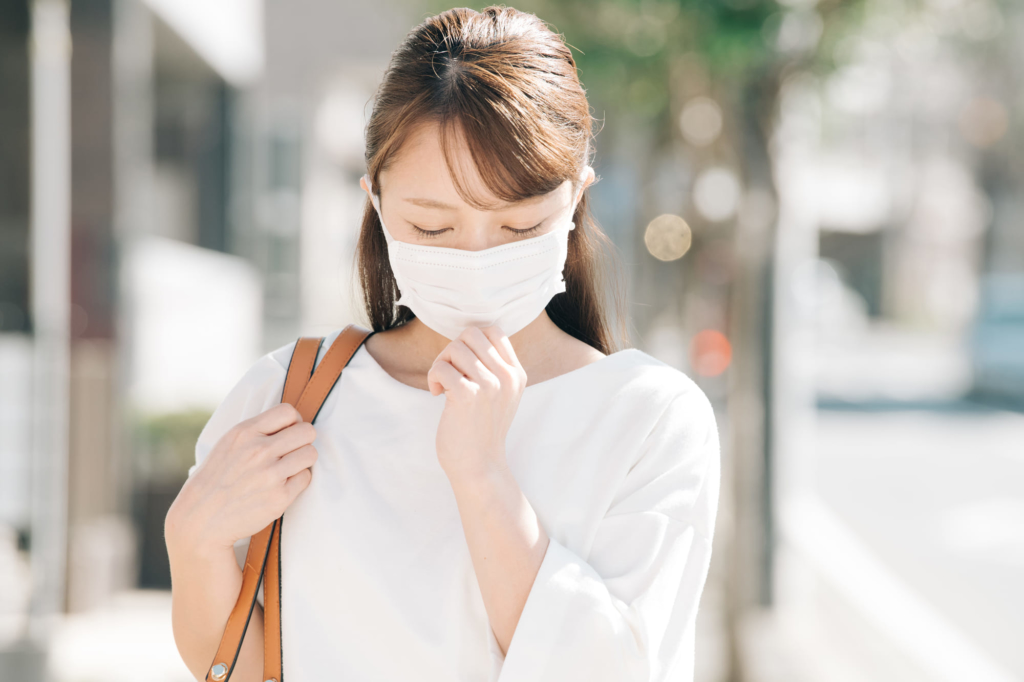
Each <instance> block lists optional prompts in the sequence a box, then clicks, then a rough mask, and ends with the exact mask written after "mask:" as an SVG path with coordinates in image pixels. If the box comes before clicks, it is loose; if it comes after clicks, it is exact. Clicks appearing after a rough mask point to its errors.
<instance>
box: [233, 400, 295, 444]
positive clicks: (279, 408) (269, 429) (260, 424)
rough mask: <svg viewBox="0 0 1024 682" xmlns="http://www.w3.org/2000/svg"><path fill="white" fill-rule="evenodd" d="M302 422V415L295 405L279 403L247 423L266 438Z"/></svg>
mask: <svg viewBox="0 0 1024 682" xmlns="http://www.w3.org/2000/svg"><path fill="white" fill-rule="evenodd" d="M301 421H302V415H301V414H300V413H299V411H298V410H296V409H295V406H294V405H289V404H288V403H278V404H277V405H274V406H273V407H271V408H270V409H269V410H266V411H265V412H261V413H260V414H258V415H256V416H255V417H253V418H252V419H249V420H247V421H246V424H248V426H249V427H251V428H253V429H255V430H256V431H257V432H258V433H262V434H263V435H265V436H269V435H271V434H274V433H277V432H278V431H280V430H281V429H283V428H285V427H288V426H291V425H292V424H296V423H298V422H301Z"/></svg>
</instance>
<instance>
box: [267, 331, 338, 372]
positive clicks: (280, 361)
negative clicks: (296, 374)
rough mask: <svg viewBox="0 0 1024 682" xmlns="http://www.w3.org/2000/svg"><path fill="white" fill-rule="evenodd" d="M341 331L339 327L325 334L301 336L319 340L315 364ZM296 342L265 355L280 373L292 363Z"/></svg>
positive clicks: (290, 342)
mask: <svg viewBox="0 0 1024 682" xmlns="http://www.w3.org/2000/svg"><path fill="white" fill-rule="evenodd" d="M342 330H343V329H342V328H341V327H339V328H337V329H332V330H331V331H329V332H328V333H326V334H304V335H303V336H307V337H312V338H318V339H321V342H320V350H319V352H318V353H317V356H316V362H318V363H319V362H320V360H321V359H322V358H323V357H324V353H326V352H327V349H328V348H330V347H331V344H332V343H334V340H335V339H337V338H338V335H340V334H341V332H342ZM298 341H299V339H298V338H296V339H295V340H294V341H289V342H288V343H286V344H284V345H283V346H279V347H278V348H275V349H274V350H272V351H270V352H269V353H267V357H269V358H270V359H272V360H273V361H274V362H275V363H276V364H277V366H278V367H280V368H281V370H282V371H284V372H287V371H288V365H289V364H291V361H292V353H294V352H295V346H296V344H297V343H298Z"/></svg>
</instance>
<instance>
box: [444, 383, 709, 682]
mask: <svg viewBox="0 0 1024 682" xmlns="http://www.w3.org/2000/svg"><path fill="white" fill-rule="evenodd" d="M718 456H719V443H718V434H717V428H716V425H715V421H714V414H713V412H712V410H711V406H710V404H709V403H708V402H707V399H706V398H705V397H704V395H703V394H702V393H701V392H700V391H699V390H697V389H696V387H694V388H692V389H691V390H690V392H689V393H687V394H684V395H682V396H679V397H677V398H676V399H675V400H674V401H673V402H672V403H671V404H670V405H669V406H668V408H667V409H666V410H665V412H664V413H663V414H662V415H661V417H660V418H659V420H658V422H657V424H656V425H655V427H654V429H653V430H652V432H651V433H650V434H649V435H648V436H647V438H646V440H645V441H644V444H643V447H642V448H641V451H640V453H639V455H638V456H636V460H635V461H634V463H633V465H632V467H631V468H630V470H629V473H628V474H627V475H626V477H625V480H624V481H623V483H622V485H621V486H620V488H619V491H618V492H617V494H616V496H615V499H614V500H613V502H612V504H611V506H610V508H609V510H608V512H607V513H606V514H605V516H604V518H603V519H602V520H601V521H600V523H599V525H598V528H597V533H596V535H595V537H594V541H593V543H592V545H591V547H590V548H589V551H586V552H584V549H583V548H576V551H574V550H573V549H570V547H568V546H567V544H566V543H563V542H560V541H559V540H558V539H556V538H550V539H549V540H548V541H547V542H544V540H543V538H545V537H546V535H545V534H544V532H543V529H540V528H539V525H538V524H536V516H535V515H534V514H533V512H532V508H530V506H529V503H528V502H526V500H525V498H523V497H522V493H521V491H519V490H518V487H517V486H515V484H514V482H512V481H503V482H502V481H501V480H500V479H499V480H498V481H492V482H491V483H489V484H482V483H481V482H480V481H479V480H477V481H475V482H474V483H473V485H476V486H481V487H479V488H477V489H476V490H475V491H474V490H473V489H472V487H471V486H470V485H468V484H467V485H466V486H457V487H455V489H456V495H457V499H458V501H459V509H460V514H461V515H462V519H463V523H464V527H465V532H466V537H467V541H468V542H469V546H470V551H471V553H472V555H473V561H474V566H475V567H476V572H477V576H478V579H479V582H480V587H481V592H482V595H483V598H484V600H485V603H486V605H487V611H488V615H489V616H490V618H491V623H492V626H493V628H494V631H495V635H496V637H497V638H498V640H499V642H500V643H501V646H502V649H503V650H504V651H505V652H506V657H505V661H504V663H503V666H502V673H501V678H500V680H501V682H519V681H520V680H522V681H524V682H525V681H527V680H528V681H529V682H543V681H546V680H551V681H554V680H568V679H586V680H591V681H593V682H604V681H607V682H611V681H612V680H614V681H615V682H627V681H631V680H635V681H637V682H640V681H643V682H649V681H654V680H658V681H661V680H666V679H680V680H684V679H686V680H688V679H692V675H693V646H694V628H695V620H696V613H697V606H698V603H699V601H700V595H701V593H702V591H703V587H704V581H705V579H706V577H707V571H708V565H709V562H710V556H711V536H712V533H713V529H714V518H715V510H716V508H717V501H718V486H719V460H718ZM488 507H490V509H488ZM538 538H540V539H538ZM545 545H546V549H544V550H542V549H541V548H542V547H545ZM538 556H539V559H538ZM527 585H528V586H527ZM510 633H511V636H510Z"/></svg>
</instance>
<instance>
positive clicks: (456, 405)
mask: <svg viewBox="0 0 1024 682" xmlns="http://www.w3.org/2000/svg"><path fill="white" fill-rule="evenodd" d="M427 383H428V385H429V386H430V392H431V394H433V395H435V396H436V395H440V394H441V393H444V394H445V397H446V398H447V400H446V401H445V406H444V412H443V413H442V414H441V421H440V423H439V424H438V427H437V441H436V445H437V458H438V461H439V462H440V463H441V468H442V469H444V471H445V473H446V474H448V478H449V479H452V478H456V477H458V478H464V477H473V476H478V475H487V474H489V473H493V472H495V471H501V470H503V469H506V468H507V466H508V464H507V461H506V460H505V436H506V434H508V429H509V427H510V426H511V425H512V419H513V417H515V414H516V410H517V409H518V408H519V399H520V397H521V396H522V395H523V389H524V388H525V387H526V371H525V370H524V369H523V366H522V365H521V364H519V358H517V357H516V354H515V351H513V350H512V343H511V342H510V341H509V340H508V337H507V336H506V335H505V333H504V332H503V331H501V328H500V327H498V326H496V325H492V326H490V327H483V328H478V327H469V328H467V329H465V330H464V331H463V332H462V333H461V334H459V336H458V338H457V339H455V340H453V341H452V342H451V343H449V344H448V345H447V346H446V347H445V349H444V350H443V351H441V353H440V355H438V356H437V358H436V359H435V360H434V364H433V365H432V366H431V368H430V371H429V372H427Z"/></svg>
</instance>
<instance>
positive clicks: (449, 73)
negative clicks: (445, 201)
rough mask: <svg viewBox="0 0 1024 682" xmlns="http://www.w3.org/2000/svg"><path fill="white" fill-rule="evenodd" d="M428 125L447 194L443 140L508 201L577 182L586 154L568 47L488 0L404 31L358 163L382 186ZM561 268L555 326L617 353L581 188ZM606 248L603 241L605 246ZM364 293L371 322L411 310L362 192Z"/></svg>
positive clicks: (586, 114)
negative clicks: (460, 148)
mask: <svg viewBox="0 0 1024 682" xmlns="http://www.w3.org/2000/svg"><path fill="white" fill-rule="evenodd" d="M428 121H429V122H435V123H437V124H438V129H439V131H440V138H441V139H440V143H441V148H442V149H443V150H444V156H445V162H446V163H447V166H448V170H449V172H450V173H451V176H452V179H453V183H454V184H455V188H456V191H458V193H459V195H460V196H462V197H463V198H464V199H465V201H466V202H467V203H469V204H470V205H472V206H475V207H478V208H480V209H481V210H485V209H486V208H487V207H486V206H484V205H483V204H482V203H481V202H480V201H479V200H477V199H475V198H473V197H470V196H468V194H467V192H466V191H465V185H464V184H463V182H462V181H461V180H460V178H459V175H458V173H457V172H456V170H455V168H454V165H453V158H452V152H451V149H450V144H451V141H452V139H453V136H456V135H457V136H459V137H460V138H461V140H463V141H464V142H465V144H467V145H468V147H469V150H470V153H471V156H472V158H473V162H474V163H475V164H476V167H477V170H478V172H479V173H480V177H481V178H482V180H483V182H484V183H485V185H486V187H487V188H488V189H489V190H490V191H491V192H492V193H493V194H494V196H496V197H498V198H500V199H502V200H504V201H506V202H514V201H520V200H523V199H528V198H530V197H533V196H537V195H541V194H547V193H549V192H551V191H553V190H554V189H556V188H557V187H558V186H560V185H561V184H562V183H563V182H564V181H565V180H571V181H572V182H573V196H574V197H575V196H576V192H577V191H578V190H579V182H578V179H579V177H580V174H581V173H582V171H583V168H584V167H585V166H586V165H587V164H589V163H590V156H591V154H592V144H591V140H592V137H593V132H592V125H591V122H592V119H591V115H590V107H589V104H588V103H587V98H586V93H585V91H584V90H583V86H582V85H581V84H580V81H579V78H578V77H577V75H576V62H575V60H574V59H573V57H572V53H571V52H570V51H569V49H568V48H567V47H566V45H565V43H564V42H563V41H562V38H561V36H559V35H556V34H555V33H553V32H552V31H551V30H550V29H549V28H548V27H547V25H546V24H545V23H544V22H543V21H541V20H540V19H539V18H538V17H536V16H535V15H533V14H528V13H526V12H520V11H519V10H516V9H512V8H510V7H503V6H493V7H488V8H486V9H484V10H483V11H481V12H476V11H474V10H471V9H467V8H457V9H450V10H448V11H446V12H442V13H441V14H438V15H437V16H434V17H430V18H429V19H427V20H426V21H424V22H423V23H422V24H420V25H419V26H417V27H416V28H414V29H412V31H410V32H409V34H408V35H407V36H406V38H405V40H404V41H403V42H402V43H401V45H399V47H398V49H396V50H395V52H394V53H393V54H392V56H391V63H390V64H389V66H388V69H387V71H386V72H385V74H384V77H383V79H382V81H381V84H380V86H379V88H378V90H377V94H376V98H375V101H374V105H373V113H372V114H371V116H370V120H369V123H368V124H367V127H366V167H367V172H368V174H369V176H370V179H371V181H372V183H373V188H374V190H375V191H376V192H378V193H379V192H380V189H381V185H380V175H381V173H382V172H383V171H384V170H385V169H386V168H387V167H388V165H389V163H390V162H391V161H392V160H393V159H394V158H395V155H396V153H397V152H398V150H399V148H400V147H401V146H402V143H403V142H404V141H405V140H406V139H407V138H408V137H409V135H410V133H411V132H412V131H413V130H414V129H415V128H416V126H418V125H420V124H422V123H424V122H428ZM573 220H574V222H575V223H576V229H575V230H572V231H571V232H570V233H569V243H568V256H567V258H566V264H565V270H564V277H565V285H566V290H565V292H563V293H559V294H556V295H555V296H554V297H553V298H552V299H551V301H550V302H549V303H548V305H547V308H546V310H547V313H548V315H549V316H550V317H551V320H552V321H553V322H554V323H555V324H556V325H558V327H559V328H561V329H562V330H563V331H565V332H566V333H568V334H571V335H572V336H574V337H576V338H578V339H580V340H581V341H584V342H585V343H588V344H590V345H591V346H593V347H594V348H597V349H598V350H600V351H601V352H603V353H612V352H614V350H615V348H616V346H617V342H616V340H615V339H613V338H612V334H611V329H610V324H609V320H608V315H607V312H606V310H605V307H604V305H603V304H602V297H603V294H604V285H605V276H606V274H609V273H608V272H607V271H606V269H605V267H604V265H605V263H604V259H605V258H606V257H607V258H609V259H610V260H611V261H614V265H615V274H616V275H618V274H619V269H618V262H617V260H616V259H615V258H614V254H615V251H614V246H613V245H612V243H611V241H610V240H609V239H608V237H607V236H606V235H605V234H604V233H603V232H602V231H601V230H600V228H599V227H598V226H597V223H596V221H595V220H594V218H593V216H592V215H591V213H590V209H589V203H588V198H587V192H586V190H584V192H583V195H582V197H581V198H580V201H579V203H578V204H577V207H576V211H575V213H574V215H573ZM602 247H603V248H602ZM356 258H357V260H358V271H359V280H360V284H361V287H362V291H363V302H364V305H365V308H366V313H367V315H368V317H369V321H370V325H371V327H372V329H373V330H374V331H383V330H385V329H390V328H393V327H396V326H399V325H402V324H404V323H406V322H408V321H409V320H411V319H412V318H413V317H415V315H414V314H413V312H412V311H411V310H410V309H409V308H407V307H406V306H398V307H397V310H396V306H395V302H396V301H397V300H398V297H399V291H398V285H397V282H396V281H395V277H394V274H393V273H392V271H391V265H390V263H389V262H388V250H387V242H386V241H385V238H384V234H383V231H382V229H381V226H380V220H379V218H378V216H377V213H376V211H375V210H374V209H373V205H372V204H371V203H370V202H369V201H367V203H366V209H365V212H364V214H363V222H362V228H361V231H360V235H359V242H358V245H357V247H356ZM610 293H611V294H612V296H613V298H614V302H615V306H616V312H617V313H619V314H618V318H619V333H620V338H621V340H622V341H623V342H625V343H628V333H627V332H626V330H625V329H626V328H625V316H624V315H623V314H622V313H621V310H622V295H621V285H620V284H619V282H618V281H617V280H616V281H615V282H614V285H613V286H612V287H611V291H610Z"/></svg>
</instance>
